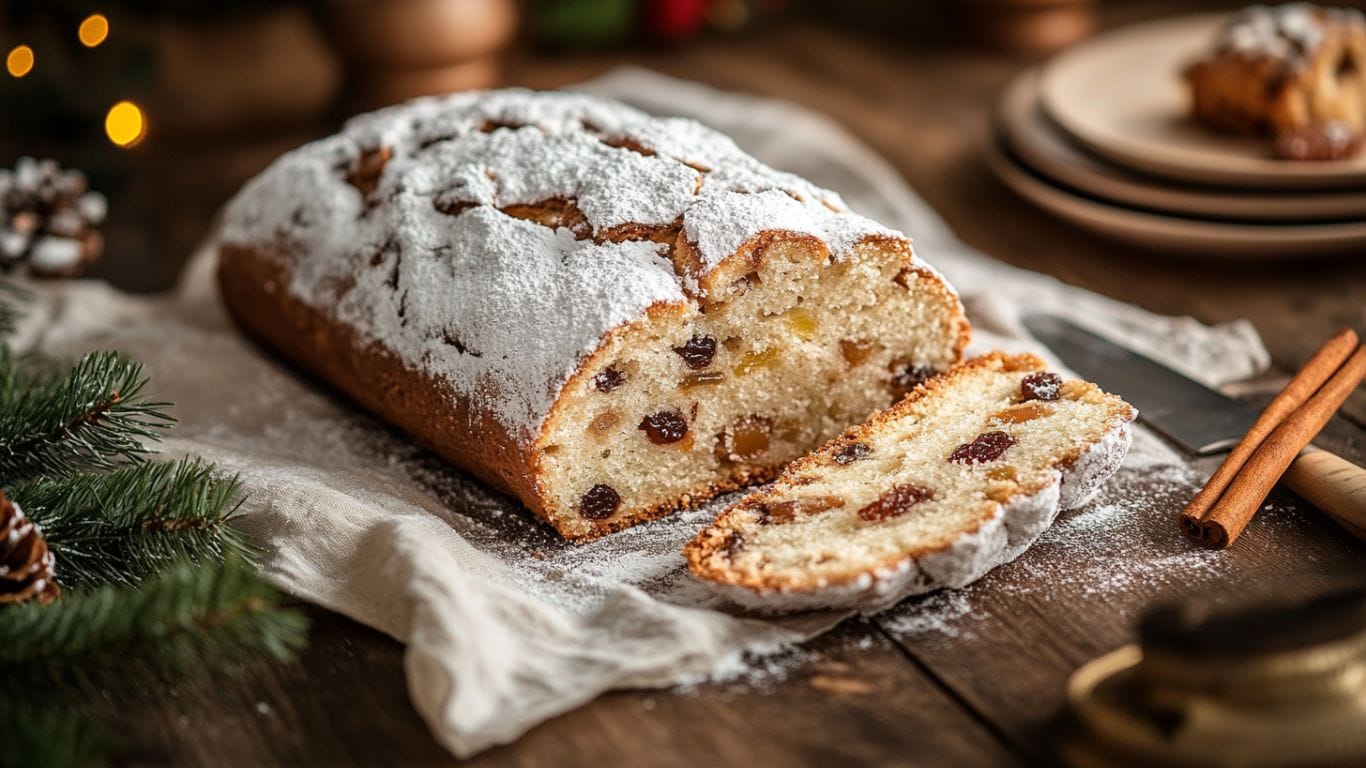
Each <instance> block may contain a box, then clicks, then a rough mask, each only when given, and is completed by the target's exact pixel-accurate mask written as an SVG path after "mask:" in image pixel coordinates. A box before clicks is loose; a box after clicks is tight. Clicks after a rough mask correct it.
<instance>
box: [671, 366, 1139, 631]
mask: <svg viewBox="0 0 1366 768" xmlns="http://www.w3.org/2000/svg"><path fill="white" fill-rule="evenodd" d="M1135 416H1137V411H1135V410H1134V408H1133V407H1132V406H1130V405H1129V404H1128V403H1126V402H1124V401H1123V400H1121V399H1120V398H1118V397H1116V396H1114V395H1110V394H1106V393H1105V392H1103V391H1101V389H1100V388H1099V387H1097V386H1096V385H1094V384H1091V383H1089V382H1085V381H1076V380H1065V379H1063V378H1062V377H1061V376H1059V375H1058V374H1056V373H1052V372H1049V371H1047V370H1046V366H1045V363H1044V361H1043V360H1041V359H1039V358H1038V357H1035V356H1034V355H1010V354H1004V353H1000V352H995V353H991V354H988V355H985V356H982V357H978V358H975V359H973V360H969V361H967V362H964V363H961V364H960V365H958V366H956V367H954V368H952V369H951V370H949V371H948V372H946V373H944V374H942V375H940V376H937V377H935V378H932V379H930V380H928V381H926V382H925V383H923V384H921V385H920V386H919V387H917V388H916V389H915V390H914V391H913V392H912V393H911V394H909V395H908V396H907V397H906V398H905V399H903V400H902V401H900V402H899V403H897V404H896V405H894V406H892V407H891V408H889V409H888V410H886V411H882V412H880V413H877V414H874V415H873V416H872V418H870V419H869V420H868V421H867V422H865V423H863V424H860V425H858V426H855V427H852V428H850V429H849V430H848V431H846V432H845V433H844V434H842V435H840V436H839V437H837V438H835V439H834V440H831V441H830V442H828V443H826V444H825V445H824V446H822V447H821V448H819V449H817V450H816V451H815V452H813V453H811V454H809V455H807V456H805V457H803V458H801V459H799V460H797V461H796V462H794V463H793V464H791V465H790V466H789V467H787V468H786V469H785V470H784V471H783V473H782V475H781V476H780V477H779V479H778V480H777V482H775V483H774V484H773V485H771V486H768V487H766V488H763V489H760V490H758V491H755V492H754V493H751V494H749V495H747V496H745V497H744V498H743V499H741V500H740V501H738V502H736V503H735V504H733V505H731V506H729V507H727V508H726V509H725V510H724V511H722V512H721V514H720V515H719V516H718V517H717V518H716V520H715V521H714V522H713V523H712V524H711V525H710V526H708V527H707V528H706V529H704V530H703V531H702V532H701V533H699V534H698V535H697V537H696V538H695V539H693V540H692V541H691V542H689V543H688V545H687V546H686V547H685V548H684V556H685V557H686V558H687V561H688V567H689V569H690V570H691V571H692V573H693V574H694V576H696V577H697V578H698V579H700V580H702V581H703V582H705V583H707V584H708V585H709V586H711V587H712V588H714V589H715V590H716V591H717V592H719V593H720V594H722V595H723V596H725V597H727V598H729V599H730V600H732V601H733V602H735V603H738V604H740V605H742V606H744V607H747V608H750V609H753V610H757V611H762V612H786V611H796V610H807V609H816V608H855V609H859V610H862V611H864V612H872V611H876V610H880V609H882V608H885V607H887V606H889V605H891V604H892V603H894V602H896V601H897V600H900V599H901V598H903V597H905V596H907V595H911V594H916V593H920V592H927V591H930V590H933V589H937V588H939V587H962V586H965V585H967V584H969V583H971V582H972V581H974V580H976V579H978V578H980V577H981V576H982V575H983V574H985V573H986V572H987V571H989V570H991V569H992V568H994V567H995V566H997V565H999V564H1001V563H1004V562H1008V561H1010V560H1012V559H1014V558H1015V557H1017V556H1018V555H1019V554H1020V553H1022V552H1024V550H1025V549H1027V548H1028V547H1029V546H1030V545H1031V544H1033V543H1034V541H1035V540H1036V539H1037V538H1038V537H1039V535H1040V534H1041V533H1042V532H1043V531H1044V530H1045V529H1047V528H1048V526H1049V525H1050V524H1051V523H1052V522H1053V519H1054V518H1055V517H1056V516H1057V514H1058V512H1059V511H1060V510H1067V509H1073V508H1076V507H1079V506H1081V505H1083V504H1085V503H1086V502H1087V501H1089V500H1090V499H1091V497H1092V496H1094V495H1095V493H1096V491H1097V490H1098V489H1099V488H1100V485H1101V484H1102V483H1103V482H1104V481H1105V480H1106V478H1108V477H1109V476H1110V475H1111V474H1113V473H1114V472H1115V470H1116V469H1118V468H1119V465H1120V463H1121V462H1123V460H1124V456H1125V455H1126V454H1127V453H1128V450H1129V443H1130V439H1131V433H1130V426H1129V425H1130V423H1131V422H1132V421H1133V420H1134V418H1135Z"/></svg>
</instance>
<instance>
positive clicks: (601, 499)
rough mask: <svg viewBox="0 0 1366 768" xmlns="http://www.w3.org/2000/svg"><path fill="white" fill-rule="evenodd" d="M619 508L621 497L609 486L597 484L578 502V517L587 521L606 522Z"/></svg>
mask: <svg viewBox="0 0 1366 768" xmlns="http://www.w3.org/2000/svg"><path fill="white" fill-rule="evenodd" d="M620 507H621V495H620V494H618V493H617V491H616V489H615V488H613V487H612V486H610V485H604V484H602V483H598V484H597V485H595V486H593V487H592V488H589V489H588V493H585V494H584V495H583V498H582V499H580V500H579V515H580V516H582V517H585V518H587V519H589V520H606V519H607V518H609V517H611V516H612V515H615V514H616V513H617V509H619V508H620Z"/></svg>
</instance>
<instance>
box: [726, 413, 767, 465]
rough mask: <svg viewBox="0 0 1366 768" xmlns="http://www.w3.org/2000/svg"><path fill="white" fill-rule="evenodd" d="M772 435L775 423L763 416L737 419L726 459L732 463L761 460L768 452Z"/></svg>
mask: <svg viewBox="0 0 1366 768" xmlns="http://www.w3.org/2000/svg"><path fill="white" fill-rule="evenodd" d="M772 434H773V422H772V421H770V420H769V419H766V418H764V417H762V416H745V417H743V418H740V419H736V421H735V424H734V425H733V426H732V427H731V434H730V440H729V443H730V446H729V447H730V450H729V451H728V455H727V456H726V458H728V459H730V460H731V461H752V460H754V459H757V458H759V457H760V456H762V455H763V453H764V451H767V450H768V444H769V438H770V436H771V435H772Z"/></svg>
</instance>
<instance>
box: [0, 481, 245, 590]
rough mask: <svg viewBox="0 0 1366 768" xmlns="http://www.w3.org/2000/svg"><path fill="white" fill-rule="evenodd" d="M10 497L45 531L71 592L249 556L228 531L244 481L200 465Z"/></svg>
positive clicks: (49, 484)
mask: <svg viewBox="0 0 1366 768" xmlns="http://www.w3.org/2000/svg"><path fill="white" fill-rule="evenodd" d="M6 490H7V492H8V493H9V495H10V498H12V499H13V500H14V501H15V502H16V503H18V504H19V506H21V507H23V509H24V513H25V514H27V515H28V516H29V518H30V519H32V520H33V521H34V522H35V523H36V524H37V525H38V528H39V529H40V530H42V532H43V537H44V538H45V539H46V540H47V545H48V547H49V548H50V549H51V550H52V552H53V554H54V555H56V558H57V581H58V583H60V584H61V585H62V586H63V587H66V588H68V589H71V588H79V587H91V586H98V585H101V584H104V583H107V582H115V583H124V584H136V583H138V582H140V581H142V580H143V579H145V578H147V577H148V576H150V575H152V574H154V573H155V572H157V571H158V570H160V569H161V568H162V567H164V566H166V565H167V564H170V563H174V562H177V561H179V560H182V559H185V560H189V561H191V562H206V561H221V560H223V559H224V558H225V557H226V556H229V555H233V554H236V555H239V556H243V557H245V556H248V555H249V554H250V548H249V546H248V545H247V544H246V542H245V540H244V538H243V537H242V535H241V534H240V533H239V532H238V531H236V530H235V529H233V528H232V527H230V526H228V525H226V524H227V523H228V522H229V521H230V520H231V519H232V518H233V515H234V513H235V512H236V510H237V502H238V498H239V495H240V493H239V491H240V486H239V483H238V482H237V479H236V478H235V477H226V476H222V475H217V474H215V472H214V468H213V465H212V464H208V463H206V462H203V461H200V460H198V459H182V460H180V461H167V462H147V463H142V464H133V465H129V466H125V467H121V468H119V469H116V470H113V471H111V472H107V473H90V472H85V473H80V474H76V475H71V476H68V477H59V478H43V479H39V480H30V481H25V482H20V483H16V484H14V485H13V486H11V487H9V488H7V489H6Z"/></svg>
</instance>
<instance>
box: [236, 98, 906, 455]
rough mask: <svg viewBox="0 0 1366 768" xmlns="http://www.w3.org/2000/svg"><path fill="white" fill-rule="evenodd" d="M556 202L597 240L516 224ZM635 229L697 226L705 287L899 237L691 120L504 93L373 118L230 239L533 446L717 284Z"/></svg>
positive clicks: (322, 154)
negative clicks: (794, 259) (803, 253)
mask: <svg viewBox="0 0 1366 768" xmlns="http://www.w3.org/2000/svg"><path fill="white" fill-rule="evenodd" d="M551 202H554V203H557V204H560V205H569V206H571V207H572V210H573V212H574V214H575V215H577V216H581V217H582V226H579V225H578V224H575V223H573V222H571V221H566V220H560V221H549V222H545V221H528V220H525V218H519V217H518V216H516V215H512V214H511V213H508V212H505V210H504V209H508V208H509V207H510V206H536V205H544V204H547V203H551ZM626 226H635V227H647V228H655V229H656V230H657V231H660V230H662V231H665V232H672V231H673V228H674V227H681V229H682V232H683V234H684V236H685V237H688V238H689V239H690V240H691V241H692V244H693V247H694V250H695V252H696V253H697V254H698V256H699V259H700V261H701V266H702V273H701V274H705V271H706V270H707V269H710V268H711V267H714V266H715V265H716V264H718V263H720V262H721V261H722V260H723V259H724V258H725V257H727V256H729V255H731V254H733V253H734V252H735V251H736V250H737V249H738V248H739V247H740V246H741V245H742V244H743V243H744V242H745V241H746V240H748V239H749V238H750V237H752V236H753V235H754V234H756V233H758V232H760V231H764V230H774V229H780V230H787V231H793V232H800V233H806V234H812V235H815V236H817V237H819V238H821V239H822V240H824V241H825V243H826V245H827V247H828V248H829V249H830V250H831V252H832V254H834V256H835V258H839V257H840V255H841V254H843V253H846V252H847V251H848V250H849V249H850V248H852V247H853V245H854V244H856V243H857V242H858V241H859V240H861V239H862V238H864V237H867V236H870V235H881V236H896V237H900V235H898V234H897V233H895V232H892V231H891V230H888V229H885V228H883V227H880V226H878V225H877V224H875V223H873V222H872V221H870V220H868V219H865V218H863V217H861V216H858V215H856V214H853V213H849V212H848V211H847V210H846V209H845V208H844V204H843V202H842V201H840V199H839V197H838V195H835V194H834V193H832V192H829V191H826V190H822V189H819V188H817V187H815V186H814V185H812V184H810V183H808V182H806V181H804V180H802V179H800V178H798V177H796V176H793V175H791V174H787V173H781V172H779V171H775V170H773V169H771V168H769V167H767V166H765V165H763V164H762V163H760V162H758V161H757V160H754V159H753V158H751V157H750V156H749V155H747V154H745V153H744V152H742V151H741V150H740V149H739V148H738V147H736V146H735V144H734V142H732V141H730V139H728V138H726V137H724V136H722V135H721V134H719V133H716V132H715V131H712V130H711V129H708V128H706V127H704V126H702V125H701V124H699V123H696V122H693V121H691V120H685V119H678V118H672V119H660V118H653V117H650V116H648V115H646V114H644V113H642V112H639V111H637V110H635V109H632V108H629V107H626V106H624V105H621V104H618V103H616V102H613V101H609V100H606V99H601V98H597V97H592V96H586V95H581V94H571V93H535V92H532V91H525V90H503V91H490V92H482V93H462V94H456V95H452V96H447V97H439V98H427V99H419V100H416V101H413V102H410V103H408V104H405V105H400V106H397V107H391V108H388V109H385V110H381V111H379V112H375V113H372V114H369V115H363V116H361V117H358V118H356V119H354V120H352V121H350V122H349V123H348V124H347V126H346V128H345V129H344V130H343V131H342V132H341V133H340V134H338V135H336V136H333V137H331V138H328V139H324V140H322V141H319V142H315V143H313V144H309V145H306V146H304V147H302V148H300V149H298V150H295V151H294V152H291V153H289V154H287V155H285V156H284V157H282V158H280V159H279V160H277V161H276V162H275V163H274V164H272V165H271V167H270V168H268V169H267V170H266V171H265V172H264V173H262V174H261V175H260V176H258V177H257V178H256V179H254V180H253V181H251V182H250V183H249V184H248V185H247V186H246V187H245V188H244V189H243V190H242V192H241V193H240V194H239V195H238V196H237V197H236V198H235V199H234V200H233V201H232V203H231V204H230V205H229V207H228V210H227V212H226V214H225V217H224V224H223V230H222V239H223V241H224V243H225V244H227V245H233V246H243V247H251V248H255V249H258V250H261V251H263V252H265V253H267V254H271V255H274V256H275V257H277V258H279V259H280V260H281V267H282V268H283V270H284V271H285V273H286V274H288V275H289V285H288V289H289V290H290V292H291V293H292V294H293V295H294V296H296V297H298V298H299V299H301V300H302V301H304V302H305V303H307V304H309V305H311V306H313V307H317V308H319V309H322V310H323V311H325V312H327V313H330V314H332V315H334V316H335V317H336V318H337V319H338V320H339V321H340V322H342V323H344V324H346V325H348V326H350V327H351V328H353V329H354V330H356V331H357V332H359V333H360V334H361V335H362V336H363V337H365V338H369V339H372V340H374V341H376V342H378V343H380V344H381V345H383V346H384V347H386V348H387V349H388V350H389V351H392V352H394V353H396V354H397V355H398V356H399V357H400V358H401V359H403V360H404V361H405V362H407V363H409V364H410V365H412V366H413V367H415V368H418V369H420V370H424V371H426V372H428V373H431V374H435V375H437V376H439V377H441V378H444V379H445V380H447V381H448V382H450V385H451V387H452V389H453V391H454V394H456V395H457V396H460V397H463V398H465V399H468V400H471V401H473V402H474V403H475V404H476V405H477V406H478V407H480V408H484V409H486V410H488V411H490V412H492V413H493V415H494V416H495V417H496V418H497V419H498V421H499V422H500V423H501V424H502V425H503V426H504V427H505V428H506V429H507V432H508V433H509V434H510V435H512V436H513V438H514V439H518V440H521V441H523V442H529V441H530V439H532V438H533V437H534V435H535V434H536V433H537V432H538V430H539V427H540V425H541V423H542V422H543V421H544V418H545V416H546V414H547V413H548V411H549V409H550V406H551V404H552V403H553V402H554V399H555V398H556V396H557V395H558V393H559V391H560V389H561V388H562V386H563V385H564V383H565V382H566V381H567V380H568V377H569V375H570V374H572V372H573V371H574V370H575V369H576V368H577V366H578V364H579V363H580V362H581V361H582V359H583V358H584V357H585V356H586V355H588V354H590V353H591V352H592V351H593V350H594V349H596V348H597V346H598V345H599V344H600V342H601V340H602V339H603V337H604V334H606V333H607V332H608V331H610V330H611V329H613V328H616V327H619V326H621V325H623V324H626V323H630V322H632V321H633V320H637V319H639V318H641V317H642V316H643V315H644V312H645V310H646V309H648V308H649V307H651V306H654V305H659V304H681V305H688V304H690V303H691V302H693V301H694V299H693V298H692V297H690V296H689V295H688V294H687V293H685V286H686V287H687V288H688V289H690V290H693V291H695V290H696V286H697V278H698V277H699V274H693V273H689V274H686V275H684V276H680V275H679V274H678V273H677V271H676V270H675V268H674V265H673V263H672V261H671V259H670V258H669V256H670V251H671V245H670V244H669V243H667V242H666V243H659V242H654V241H653V240H651V239H648V238H647V237H645V236H638V235H629V234H628V235H625V236H623V235H621V234H620V233H621V232H622V231H623V230H621V229H620V228H622V227H626ZM623 237H626V239H627V240H628V241H627V242H613V241H614V240H621V239H623Z"/></svg>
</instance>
